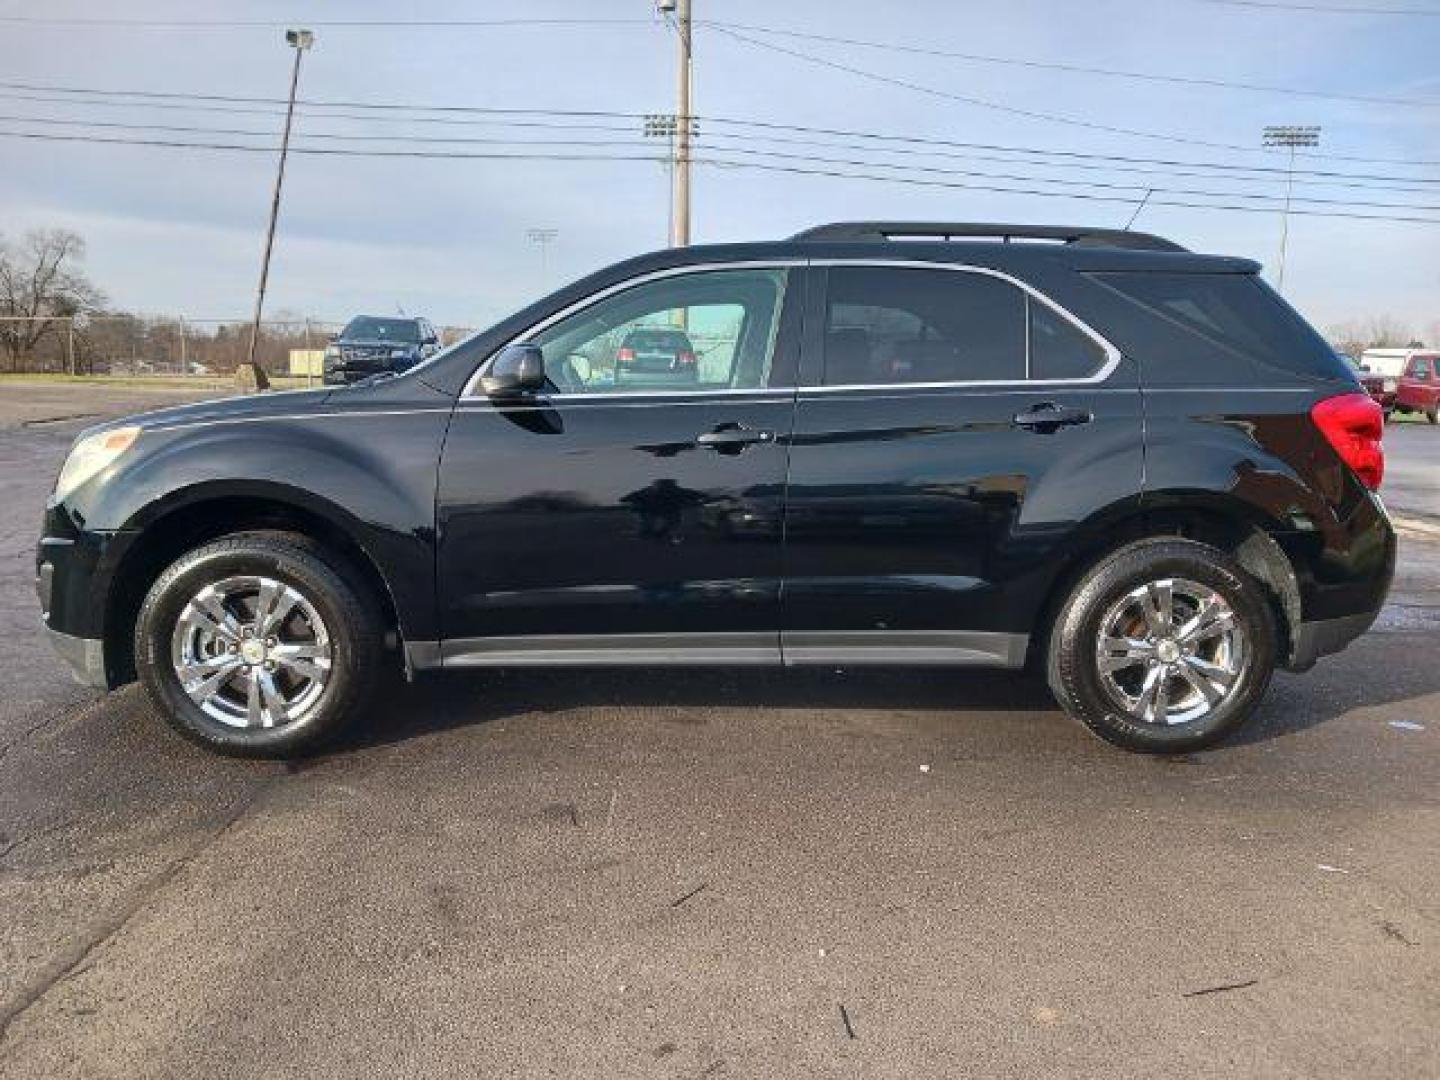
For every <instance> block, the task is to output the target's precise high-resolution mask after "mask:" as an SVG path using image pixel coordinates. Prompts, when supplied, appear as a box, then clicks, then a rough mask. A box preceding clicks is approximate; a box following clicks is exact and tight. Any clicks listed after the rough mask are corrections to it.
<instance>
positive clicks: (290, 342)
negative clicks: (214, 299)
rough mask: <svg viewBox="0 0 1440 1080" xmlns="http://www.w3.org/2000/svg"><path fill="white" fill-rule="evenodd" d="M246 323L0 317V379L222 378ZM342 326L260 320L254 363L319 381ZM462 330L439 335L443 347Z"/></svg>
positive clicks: (243, 348) (298, 380) (239, 355)
mask: <svg viewBox="0 0 1440 1080" xmlns="http://www.w3.org/2000/svg"><path fill="white" fill-rule="evenodd" d="M250 326H251V323H250V320H248V319H197V318H190V317H188V316H185V315H174V316H140V315H87V316H76V317H74V318H61V317H41V318H16V317H12V316H0V375H4V374H10V375H47V376H62V375H77V376H113V377H117V378H130V379H137V378H140V379H143V378H155V379H160V378H170V379H195V380H197V381H198V380H201V379H222V380H226V379H230V378H232V377H233V376H234V373H235V369H236V367H237V366H238V365H240V364H242V363H244V362H245V360H246V357H247V354H248V352H249V348H250ZM343 326H344V323H340V322H330V321H326V320H321V319H305V318H300V319H295V318H279V319H267V320H264V321H263V322H262V323H261V330H260V339H259V341H258V343H257V345H256V350H255V360H256V362H257V363H258V364H259V365H260V367H261V368H263V369H264V370H265V373H266V375H268V376H269V377H270V379H271V380H272V381H274V382H279V383H284V384H289V385H302V386H303V385H309V384H316V383H319V382H320V379H321V375H322V360H323V356H324V349H325V346H326V344H327V343H328V342H329V341H330V339H331V338H332V337H333V336H334V335H335V334H337V333H339V331H340V330H341V329H342V328H343ZM469 333H470V330H469V328H467V327H446V328H444V329H443V330H441V331H440V334H441V340H442V343H443V344H446V345H449V344H453V343H454V342H456V341H458V340H460V339H461V338H462V337H464V336H466V335H467V334H469Z"/></svg>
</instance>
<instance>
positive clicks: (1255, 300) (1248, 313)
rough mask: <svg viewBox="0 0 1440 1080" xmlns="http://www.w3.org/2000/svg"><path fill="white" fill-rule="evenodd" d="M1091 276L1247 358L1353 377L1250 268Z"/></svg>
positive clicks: (1308, 371)
mask: <svg viewBox="0 0 1440 1080" xmlns="http://www.w3.org/2000/svg"><path fill="white" fill-rule="evenodd" d="M1094 277H1095V279H1096V280H1097V281H1100V282H1102V283H1103V284H1105V285H1108V286H1110V287H1111V288H1113V289H1115V290H1116V291H1118V292H1120V293H1122V294H1123V295H1124V296H1126V297H1128V298H1129V299H1131V300H1133V301H1135V302H1136V303H1138V304H1140V305H1142V306H1143V307H1145V308H1147V309H1148V310H1150V311H1151V312H1153V313H1155V314H1156V315H1159V316H1160V317H1161V318H1163V319H1165V320H1166V321H1167V322H1169V323H1170V324H1171V325H1172V326H1176V327H1179V328H1180V329H1181V330H1184V331H1188V332H1189V333H1190V334H1192V335H1195V336H1198V337H1200V338H1203V339H1204V340H1206V341H1208V342H1210V343H1212V344H1214V345H1218V346H1220V347H1222V348H1224V349H1226V350H1229V351H1231V352H1234V353H1238V354H1240V355H1242V356H1244V357H1248V358H1249V359H1251V360H1254V361H1257V362H1259V363H1262V364H1265V365H1268V366H1270V367H1278V368H1282V369H1284V370H1287V371H1298V372H1302V373H1304V374H1306V375H1317V376H1320V377H1322V378H1329V379H1336V378H1342V379H1343V378H1353V376H1352V375H1351V373H1350V372H1349V371H1348V369H1347V368H1346V366H1345V364H1344V363H1343V362H1342V361H1341V360H1340V358H1339V357H1337V356H1336V355H1335V352H1334V350H1333V349H1331V348H1330V346H1329V345H1328V344H1327V343H1326V342H1325V341H1324V339H1323V338H1321V337H1320V335H1319V334H1317V333H1316V332H1315V331H1314V330H1313V329H1311V327H1310V325H1309V324H1308V323H1306V322H1305V320H1304V319H1302V318H1301V317H1300V316H1299V315H1298V314H1296V312H1295V310H1294V309H1293V308H1291V307H1290V305H1289V304H1287V303H1286V302H1285V301H1284V300H1283V299H1281V298H1280V296H1279V295H1277V294H1276V293H1275V292H1274V291H1273V290H1272V289H1270V288H1269V287H1268V286H1267V285H1265V284H1264V283H1263V282H1262V281H1260V280H1259V279H1258V278H1256V277H1255V276H1253V275H1251V274H1165V273H1159V274H1155V273H1125V274H1117V273H1101V274H1095V275H1094Z"/></svg>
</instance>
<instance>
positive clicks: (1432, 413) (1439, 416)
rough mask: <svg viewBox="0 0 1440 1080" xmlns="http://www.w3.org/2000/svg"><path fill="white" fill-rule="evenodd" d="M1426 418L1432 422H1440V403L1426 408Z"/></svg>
mask: <svg viewBox="0 0 1440 1080" xmlns="http://www.w3.org/2000/svg"><path fill="white" fill-rule="evenodd" d="M1425 419H1426V420H1429V421H1430V423H1432V424H1440V405H1431V406H1430V408H1428V409H1426V410H1425Z"/></svg>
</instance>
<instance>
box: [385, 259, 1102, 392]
mask: <svg viewBox="0 0 1440 1080" xmlns="http://www.w3.org/2000/svg"><path fill="white" fill-rule="evenodd" d="M837 266H838V267H846V266H861V267H893V268H898V269H901V270H950V271H952V272H955V273H963V274H981V275H984V276H986V277H992V278H998V279H999V280H1001V281H1004V282H1007V283H1008V284H1010V285H1012V286H1014V287H1015V288H1017V289H1019V290H1020V291H1021V292H1022V293H1023V294H1024V295H1025V296H1027V297H1029V298H1031V299H1034V300H1038V301H1039V302H1040V303H1042V304H1044V305H1045V306H1046V307H1048V308H1049V309H1050V310H1051V311H1053V312H1054V313H1055V314H1056V315H1058V316H1059V317H1060V318H1062V319H1064V320H1065V321H1066V322H1068V323H1070V324H1071V325H1072V326H1074V327H1075V328H1076V329H1077V330H1079V331H1080V332H1081V333H1082V334H1084V335H1085V336H1086V337H1088V338H1089V339H1090V340H1091V341H1093V342H1094V343H1095V344H1096V345H1098V346H1099V347H1100V349H1101V351H1102V352H1104V354H1105V357H1106V361H1105V364H1104V365H1103V366H1102V367H1101V368H1100V370H1099V371H1097V372H1095V374H1093V375H1088V376H1086V377H1085V378H1083V379H1030V378H1025V379H969V380H959V381H956V382H933V383H839V384H836V385H834V386H798V387H769V386H766V387H758V388H756V389H752V390H746V391H740V390H737V389H734V388H730V387H725V388H721V389H716V390H686V391H676V392H670V391H663V390H618V391H606V392H602V393H598V394H588V395H582V394H557V395H554V396H555V397H556V398H557V399H563V400H569V401H575V400H578V399H580V398H582V397H589V398H605V399H610V400H614V399H617V398H636V397H655V396H656V395H670V396H678V395H679V394H686V395H689V394H694V395H696V396H697V397H710V396H717V395H724V394H735V393H751V394H753V393H764V392H766V391H783V392H784V393H786V394H791V393H795V392H797V391H798V392H799V393H801V394H806V393H834V392H836V391H845V390H897V389H910V390H936V389H941V388H955V387H962V388H963V387H974V386H995V387H1026V386H1041V387H1043V386H1056V387H1064V386H1094V385H1096V384H1098V383H1103V382H1105V381H1106V380H1107V379H1109V378H1110V376H1111V375H1113V374H1114V373H1115V369H1116V368H1118V367H1119V366H1120V360H1121V357H1122V354H1121V352H1120V350H1119V349H1118V348H1116V347H1115V346H1114V345H1112V344H1111V343H1110V342H1109V341H1108V340H1106V338H1105V337H1104V335H1102V334H1101V333H1100V332H1099V331H1098V330H1096V329H1095V328H1094V327H1092V326H1091V325H1090V324H1089V323H1087V322H1085V321H1084V320H1083V319H1081V318H1080V317H1079V316H1078V315H1075V314H1073V313H1072V312H1071V311H1070V310H1069V309H1068V308H1065V307H1063V306H1061V305H1060V304H1059V303H1057V302H1056V301H1054V300H1052V299H1050V297H1048V296H1046V295H1045V294H1044V293H1043V292H1041V291H1040V290H1039V289H1037V288H1035V287H1034V286H1033V285H1030V284H1029V283H1027V282H1025V281H1021V280H1020V279H1019V278H1017V277H1015V276H1014V275H1012V274H1007V273H1005V272H1004V271H1003V270H995V269H992V268H991V267H988V266H974V265H972V264H970V263H962V262H949V261H938V260H934V259H881V258H869V257H863V256H862V257H859V258H850V259H846V258H831V259H807V258H801V257H794V258H784V257H781V258H774V259H744V260H738V261H736V262H704V263H687V264H686V265H684V266H672V267H669V268H668V269H665V270H654V271H651V272H650V273H648V274H641V275H640V276H639V277H633V278H627V279H626V280H624V281H621V282H617V283H615V284H614V285H610V286H608V287H606V288H604V289H601V290H600V291H599V292H594V293H591V294H590V295H589V296H586V297H584V298H583V299H581V300H577V301H575V302H574V303H573V304H570V305H568V306H566V307H564V308H561V309H560V310H559V311H557V312H554V313H553V314H551V315H548V316H546V317H545V318H544V319H541V320H540V321H539V322H537V323H534V324H532V325H531V326H529V327H527V328H526V329H524V330H522V331H521V332H520V333H518V334H516V335H515V336H514V337H512V338H510V339H509V340H507V341H506V342H504V343H503V344H501V345H500V346H499V347H498V348H496V349H495V351H494V352H492V353H491V354H490V355H489V356H487V357H486V358H485V359H484V360H483V361H481V362H480V364H479V365H478V366H477V367H476V368H475V371H474V372H473V373H472V374H471V376H470V378H469V379H468V380H466V382H465V388H464V389H463V390H461V391H460V401H462V402H463V401H464V400H465V399H466V398H476V397H485V396H486V395H485V394H484V393H483V392H480V393H477V389H478V385H479V382H480V379H481V377H482V376H483V375H484V373H485V369H486V368H487V367H489V366H490V364H491V363H493V362H494V360H495V357H496V356H498V355H499V354H500V352H501V351H502V350H503V349H506V348H508V347H509V346H511V345H516V344H519V343H521V342H523V341H526V340H528V339H529V338H531V337H533V336H534V335H535V334H538V333H540V332H542V331H544V330H547V329H549V328H550V327H551V326H553V325H555V324H556V323H557V322H560V321H561V320H562V319H565V318H568V317H569V316H571V315H573V314H575V313H576V312H577V311H583V310H584V309H585V308H588V307H591V306H593V305H594V304H597V303H599V302H600V301H602V300H605V299H607V298H609V297H611V296H614V295H615V294H616V293H621V292H624V291H626V290H627V289H632V288H635V287H636V286H639V285H646V284H649V283H650V282H652V281H661V280H663V279H665V278H671V277H680V276H682V275H686V274H702V273H709V272H712V271H715V270H789V269H793V268H795V267H801V268H805V267H817V268H822V269H828V268H830V267H837ZM787 291H788V290H787ZM1029 310H1030V309H1029V307H1028V303H1027V306H1026V309H1025V312H1026V318H1025V333H1026V342H1025V365H1026V371H1027V372H1028V371H1029V365H1030V340H1029V333H1030V319H1029ZM452 348H453V346H452ZM432 359H433V357H432ZM412 370H413V369H412Z"/></svg>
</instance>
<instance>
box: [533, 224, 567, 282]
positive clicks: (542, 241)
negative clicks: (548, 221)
mask: <svg viewBox="0 0 1440 1080" xmlns="http://www.w3.org/2000/svg"><path fill="white" fill-rule="evenodd" d="M559 235H560V230H559V229H526V230H525V239H527V240H529V241H530V242H531V243H532V244H535V245H536V246H538V247H539V248H540V287H541V288H542V289H543V288H544V287H545V278H546V276H547V275H546V273H545V249H546V248H548V247H549V246H550V242H551V241H552V240H554V239H555V237H557V236H559Z"/></svg>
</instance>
